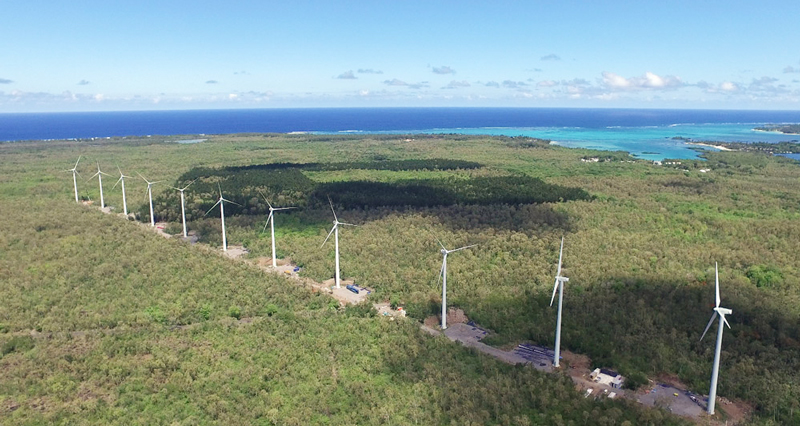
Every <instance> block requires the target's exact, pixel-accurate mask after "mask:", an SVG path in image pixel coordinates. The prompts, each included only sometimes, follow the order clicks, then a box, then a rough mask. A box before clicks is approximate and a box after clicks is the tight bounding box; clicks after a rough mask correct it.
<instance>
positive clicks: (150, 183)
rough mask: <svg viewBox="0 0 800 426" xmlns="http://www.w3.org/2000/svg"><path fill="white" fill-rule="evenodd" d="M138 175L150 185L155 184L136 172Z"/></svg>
mask: <svg viewBox="0 0 800 426" xmlns="http://www.w3.org/2000/svg"><path fill="white" fill-rule="evenodd" d="M136 174H137V175H139V177H140V178H142V180H143V181H145V182H147V184H148V185H152V184H153V183H154V182H150V181H149V180H147V179H145V178H144V176H142V174H141V173H139V172H136Z"/></svg>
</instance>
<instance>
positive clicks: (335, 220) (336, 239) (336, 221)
mask: <svg viewBox="0 0 800 426" xmlns="http://www.w3.org/2000/svg"><path fill="white" fill-rule="evenodd" d="M328 204H330V205H331V211H332V212H333V228H331V232H328V236H327V237H325V241H323V242H322V246H324V245H325V243H327V242H328V238H330V237H331V234H334V236H333V240H334V242H335V243H336V288H340V285H339V283H340V279H339V225H347V226H356V225H353V224H352V223H344V222H339V219H338V218H337V217H336V211H335V210H334V209H333V202H332V201H331V197H328ZM273 241H275V240H274V239H273ZM322 246H320V248H322ZM272 252H273V253H275V250H273V251H272Z"/></svg>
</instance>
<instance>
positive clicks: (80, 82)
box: [78, 80, 89, 86]
mask: <svg viewBox="0 0 800 426" xmlns="http://www.w3.org/2000/svg"><path fill="white" fill-rule="evenodd" d="M87 84H89V80H81V81H79V82H78V86H86V85H87Z"/></svg>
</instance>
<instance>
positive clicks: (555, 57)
mask: <svg viewBox="0 0 800 426" xmlns="http://www.w3.org/2000/svg"><path fill="white" fill-rule="evenodd" d="M539 59H541V60H543V61H560V60H561V57H560V56H558V55H556V54H555V53H551V54H549V55H544V56H542V57H541V58H539Z"/></svg>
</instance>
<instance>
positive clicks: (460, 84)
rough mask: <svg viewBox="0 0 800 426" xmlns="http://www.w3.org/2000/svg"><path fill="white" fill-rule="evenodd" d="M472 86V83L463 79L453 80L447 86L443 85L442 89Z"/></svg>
mask: <svg viewBox="0 0 800 426" xmlns="http://www.w3.org/2000/svg"><path fill="white" fill-rule="evenodd" d="M470 86H471V85H470V84H469V82H468V81H466V80H462V81H455V80H453V81H451V82H450V84H448V85H447V86H444V87H442V89H459V88H462V87H470Z"/></svg>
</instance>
